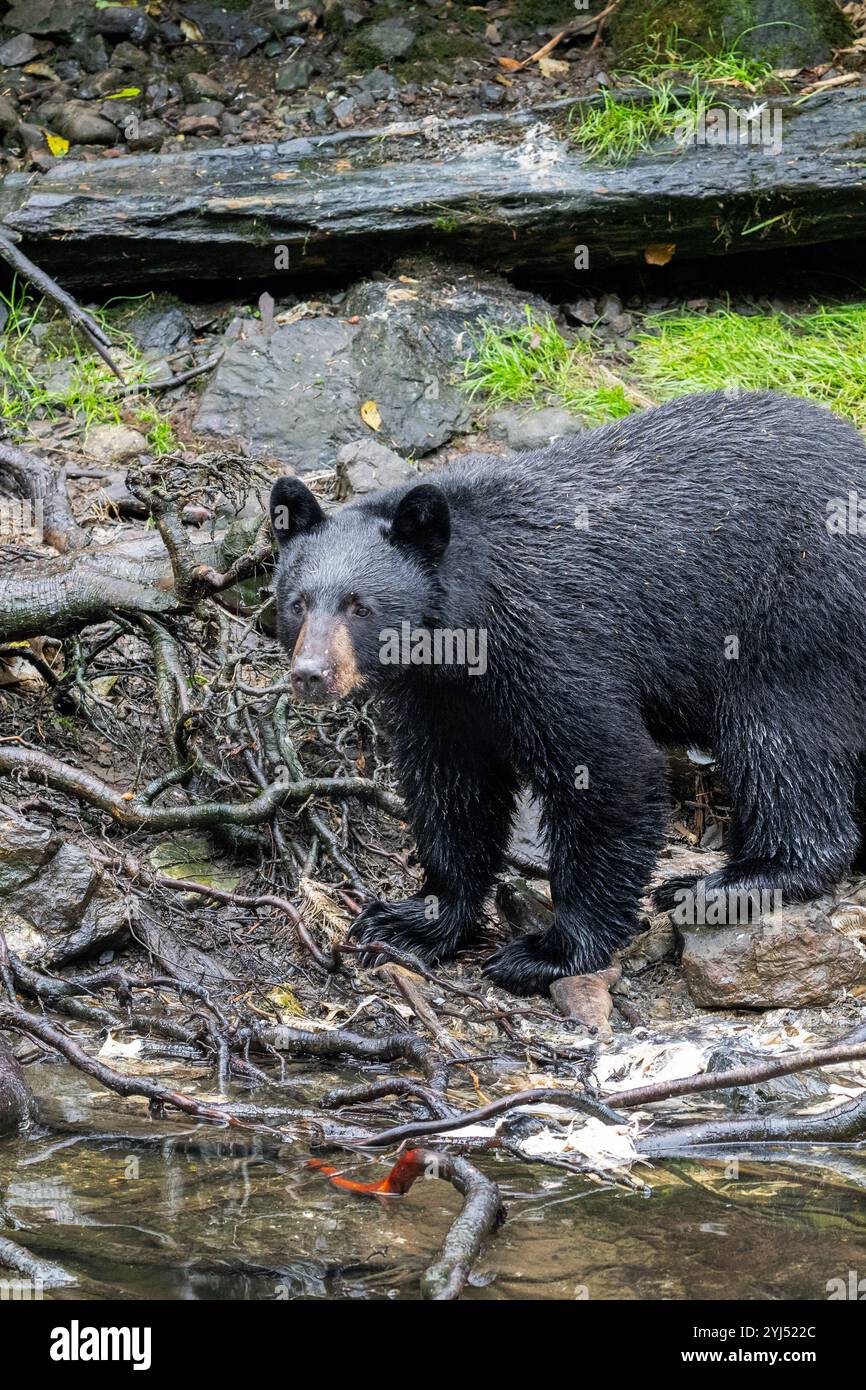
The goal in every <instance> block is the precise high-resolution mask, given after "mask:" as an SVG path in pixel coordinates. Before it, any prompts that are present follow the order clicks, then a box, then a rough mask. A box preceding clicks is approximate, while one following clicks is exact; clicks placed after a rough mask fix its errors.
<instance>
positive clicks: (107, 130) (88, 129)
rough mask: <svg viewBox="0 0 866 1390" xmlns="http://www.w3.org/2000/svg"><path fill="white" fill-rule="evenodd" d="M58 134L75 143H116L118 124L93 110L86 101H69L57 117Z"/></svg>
mask: <svg viewBox="0 0 866 1390" xmlns="http://www.w3.org/2000/svg"><path fill="white" fill-rule="evenodd" d="M55 125H56V128H57V133H58V135H63V136H65V138H66V139H67V140H69V141H71V142H72V144H74V145H116V144H117V141H118V140H119V139H120V135H119V132H118V129H117V126H115V125H113V124H112V122H111V121H107V120H106V119H105V117H104V116H100V115H98V114H97V113H96V112H95V111H93V110H92V109H91V108H90V106H89V105H88V104H87V102H86V101H67V102H66V103H65V105H64V106H63V109H62V110H61V112H60V114H59V115H58V116H57V117H56V118H55Z"/></svg>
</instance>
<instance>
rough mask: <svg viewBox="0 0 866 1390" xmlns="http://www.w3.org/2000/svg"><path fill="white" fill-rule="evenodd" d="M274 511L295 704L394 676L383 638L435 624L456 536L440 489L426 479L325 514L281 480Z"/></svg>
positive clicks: (296, 485) (281, 620) (279, 599)
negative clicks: (442, 574)
mask: <svg viewBox="0 0 866 1390" xmlns="http://www.w3.org/2000/svg"><path fill="white" fill-rule="evenodd" d="M270 511H271V529H272V530H273V533H274V536H275V537H276V540H277V542H278V544H279V548H280V555H279V562H278V566H277V577H276V583H275V586H274V588H275V595H276V607H277V631H278V633H279V638H280V641H281V642H282V644H283V646H284V647H285V648H286V650H287V651H288V653H289V654H290V656H291V670H292V687H293V691H294V695H295V698H296V699H299V700H309V701H313V702H315V703H325V702H328V701H331V700H339V699H342V698H343V697H344V696H346V695H348V694H349V693H350V691H352V690H355V689H357V688H358V687H359V686H362V685H369V686H372V687H374V688H375V687H376V686H379V685H381V684H383V683H384V682H385V681H386V680H388V679H389V678H393V676H394V674H395V669H394V667H393V665H389V664H387V662H386V661H384V660H383V657H382V652H383V642H384V641H385V640H386V635H387V634H389V633H394V632H395V631H396V632H400V631H401V628H402V624H404V623H406V622H408V623H409V624H410V625H411V626H412V627H413V628H414V627H419V626H420V627H424V626H429V625H431V624H433V623H435V620H436V614H437V611H438V603H439V598H440V595H441V586H440V582H439V578H438V566H439V562H440V560H441V559H442V556H443V555H444V554H445V551H446V549H447V547H448V542H449V540H450V536H451V519H450V514H449V509H448V501H447V498H446V497H445V494H444V492H443V491H442V489H441V488H438V487H434V486H433V485H432V484H429V483H420V484H418V485H417V486H415V487H410V488H408V489H406V490H404V491H402V492H395V493H384V494H382V495H381V497H380V498H378V499H377V498H373V499H371V500H370V501H367V502H362V503H359V504H357V505H355V506H351V507H343V508H341V509H340V510H339V511H338V512H337V513H336V514H335V515H333V516H330V517H327V516H325V513H324V512H323V511H322V508H321V507H320V506H319V503H318V501H317V500H316V498H315V497H314V496H313V494H312V492H310V489H309V488H308V487H306V486H305V485H304V484H303V483H302V482H301V481H300V480H299V479H298V478H280V479H279V480H278V481H277V482H276V483H275V484H274V487H273V490H272V492H271V505H270Z"/></svg>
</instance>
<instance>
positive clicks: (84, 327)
mask: <svg viewBox="0 0 866 1390" xmlns="http://www.w3.org/2000/svg"><path fill="white" fill-rule="evenodd" d="M0 257H2V259H3V260H4V261H5V262H6V264H7V265H10V266H11V267H12V269H13V270H15V271H17V273H18V274H19V275H23V276H24V278H25V279H26V280H29V281H30V283H31V285H32V286H33V288H34V289H36V290H38V291H39V293H40V294H44V295H45V296H46V298H48V299H52V300H53V301H54V303H55V304H57V305H58V306H59V307H60V308H61V309H62V310H63V312H64V314H65V315H66V317H67V318H68V319H69V322H70V323H71V324H72V326H73V327H74V328H77V329H78V330H79V332H81V333H83V334H84V337H85V338H86V339H87V341H88V342H89V343H90V345H91V346H92V347H93V348H94V349H95V351H96V352H98V353H99V356H100V357H101V358H102V360H103V362H105V364H106V366H108V367H110V368H111V370H112V371H113V372H114V375H115V376H116V377H117V379H118V381H120V382H123V373H122V372H121V370H120V368H119V367H118V365H117V363H116V362H115V360H114V358H113V357H112V355H111V351H110V349H111V339H110V338H109V337H108V334H107V333H106V332H105V330H104V328H103V327H102V325H101V324H99V323H97V321H96V319H95V318H94V317H93V316H92V314H88V312H87V310H86V309H82V307H81V305H80V304H79V303H78V302H77V301H76V300H75V299H73V298H72V295H71V294H68V293H67V291H66V290H64V289H61V287H60V285H58V283H57V281H56V280H52V278H51V276H50V275H46V273H45V271H44V270H40V269H39V266H38V265H34V264H33V262H32V261H31V260H30V259H29V258H28V257H27V256H25V255H24V253H23V251H19V249H18V247H17V246H16V245H15V243H14V241H12V240H10V238H9V237H8V236H5V235H3V234H2V233H0Z"/></svg>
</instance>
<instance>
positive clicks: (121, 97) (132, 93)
mask: <svg viewBox="0 0 866 1390" xmlns="http://www.w3.org/2000/svg"><path fill="white" fill-rule="evenodd" d="M140 96H141V88H140V87H123V88H122V89H121V90H120V91H119V92H109V93H108V96H107V97H106V101H126V100H127V98H128V97H140Z"/></svg>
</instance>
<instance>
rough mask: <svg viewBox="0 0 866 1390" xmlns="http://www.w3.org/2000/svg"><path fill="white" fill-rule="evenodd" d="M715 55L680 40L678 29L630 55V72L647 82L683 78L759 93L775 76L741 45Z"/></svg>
mask: <svg viewBox="0 0 866 1390" xmlns="http://www.w3.org/2000/svg"><path fill="white" fill-rule="evenodd" d="M741 37H742V35H740V36H739V37H738V38H737V39H736V40H735V41H734V43H733V44H732V45H731V46H730V48H728V49H725V50H722V51H720V52H718V53H712V52H710V51H709V49H706V48H703V47H702V46H701V45H700V44H699V43H695V42H693V41H692V40H691V39H684V38H681V37H680V34H679V31H678V30H677V29H676V27H674V28H673V29H670V30H669V31H668V33H667V34H664V35H662V34H651V35H650V36H649V38H648V39H647V42H646V43H645V44H642V45H641V47H640V48H639V49H638V50H637V51H633V52H632V53H630V54H626V64H627V70H628V71H629V72H630V73H634V75H635V77H637V78H639V79H640V80H642V81H644V82H654V81H657V80H658V78H659V76H660V75H662V74H666V75H668V76H670V75H673V74H679V75H681V76H683V77H690V78H693V79H696V80H698V81H700V82H728V83H737V84H739V85H741V86H743V87H746V88H748V90H750V91H757V90H758V89H759V88H760V87H762V86H763V85H764V84H765V83H766V82H767V81H768V80H769V78H771V77H772V76H773V67H772V64H771V63H767V62H764V61H762V60H761V59H760V58H752V57H750V56H749V55H748V54H747V53H742V52H741V51H740V50H739V49H738V47H737V44H738V43H739V38H741Z"/></svg>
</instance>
